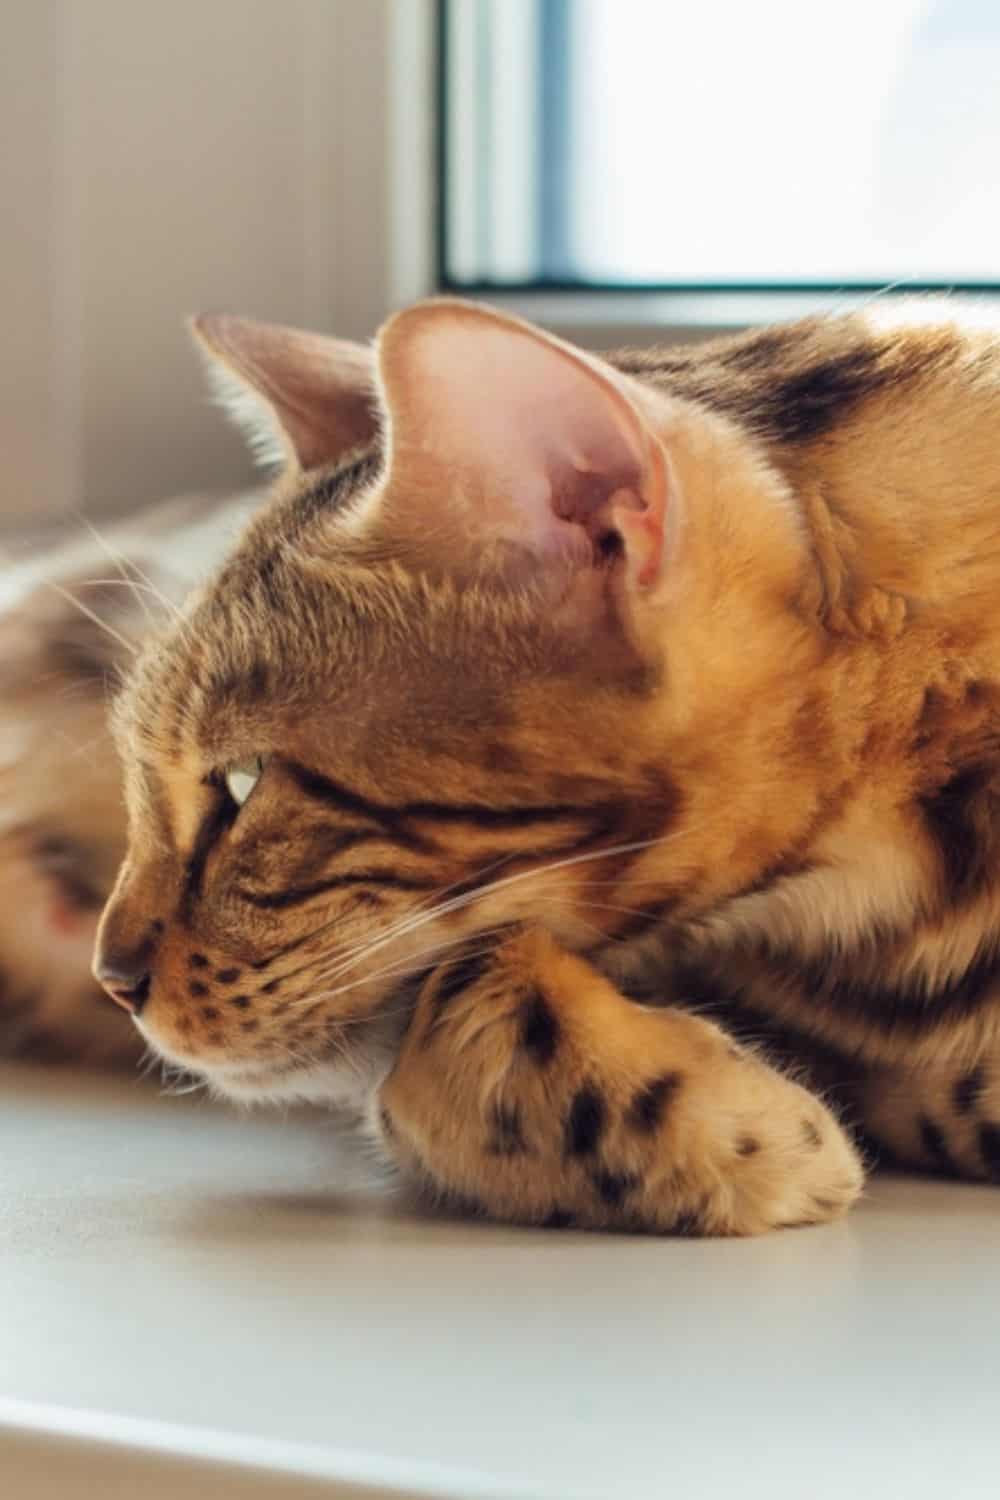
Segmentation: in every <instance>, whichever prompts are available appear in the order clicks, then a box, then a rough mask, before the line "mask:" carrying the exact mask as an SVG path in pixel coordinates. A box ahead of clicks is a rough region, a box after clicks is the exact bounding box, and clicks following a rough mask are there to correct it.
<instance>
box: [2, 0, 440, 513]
mask: <svg viewBox="0 0 1000 1500" xmlns="http://www.w3.org/2000/svg"><path fill="white" fill-rule="evenodd" d="M428 13H429V7H428V6H427V4H426V0H169V3H168V4H165V5H155V4H152V3H148V0H85V3H84V0H7V3H6V4H5V5H4V7H3V31H4V45H3V48H2V49H0V140H2V141H3V143H4V147H3V151H2V153H0V202H2V203H3V205H4V227H3V233H2V235H0V297H2V314H3V339H4V352H3V358H2V359H0V453H2V465H0V524H2V523H6V524H8V525H9V524H10V522H11V520H12V519H13V518H23V517H25V516H26V515H30V516H35V517H38V516H42V515H49V516H51V515H59V514H72V513H73V512H74V511H76V510H80V509H82V508H86V509H88V510H90V511H91V512H94V513H97V512H99V511H117V510H122V509H130V508H132V507H134V506H137V505H140V504H142V503H143V502H145V501H148V500H151V499H154V498H156V497H158V496H161V495H164V494H169V493H173V492H176V491H179V490H183V489H188V488H194V487H198V488H201V487H206V486H208V487H211V486H216V487H220V486H229V485H233V484H238V483H240V482H242V481H243V480H245V479H246V478H247V477H248V476H249V474H250V469H249V467H248V465H247V463H246V459H245V456H244V453H243V448H242V444H241V442H240V440H239V438H238V437H236V436H235V435H234V434H232V433H231V432H230V431H229V429H228V428H227V427H226V425H225V423H224V422H223V420H222V418H221V417H220V415H219V414H218V413H217V412H215V411H213V410H212V409H211V408H210V407H209V406H208V404H207V401H206V398H205V391H204V385H203V382H202V380H201V375H200V370H199V368H198V364H197V361H196V359H195V357H194V355H193V353H192V351H191V349H190V347H189V344H188V340H187V337H186V334H185V331H184V327H183V319H184V317H185V315H187V314H188V313H190V312H193V311H196V310H197V309H199V308H226V309H229V310H231V311H236V312H244V313H249V314H251V315H255V316H258V317H263V318H270V319H274V320H278V321H286V322H291V323H300V324H304V325H307V326H311V327H316V328H328V329H331V330H334V329H335V330H336V331H337V332H338V333H341V334H343V335H347V336H351V337H365V336H367V335H368V334H370V333H371V332H372V331H373V329H374V327H375V326H376V324H377V323H378V322H379V320H380V319H381V318H382V317H383V316H384V314H385V312H386V311H387V310H388V308H389V306H390V305H392V304H393V303H394V302H395V301H398V300H399V299H400V298H402V297H405V296H409V295H415V294H419V292H421V291H423V290H424V289H425V286H426V247H427V225H426V222H425V219H426V210H427V204H428V202H429V198H428V194H427V192H426V183H427V178H426V173H427V172H428V170H429V151H428V146H429V142H428V139H427V134H428V125H429V110H428V101H429V98H430V93H429V80H430V63H431V53H430V45H429V26H428Z"/></svg>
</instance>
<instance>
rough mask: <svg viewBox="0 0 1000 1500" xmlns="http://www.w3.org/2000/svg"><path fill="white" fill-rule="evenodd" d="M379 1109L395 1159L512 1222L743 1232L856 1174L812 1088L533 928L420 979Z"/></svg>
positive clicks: (800, 1211)
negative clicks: (616, 983) (621, 986)
mask: <svg viewBox="0 0 1000 1500" xmlns="http://www.w3.org/2000/svg"><path fill="white" fill-rule="evenodd" d="M377 1115H378V1122H377V1123H378V1128H379V1130H380V1132H381V1136H382V1140H383V1142H384V1144H385V1146H386V1148H387V1150H389V1151H390V1152H391V1153H392V1155H393V1156H394V1157H395V1159H396V1160H397V1161H398V1162H399V1163H400V1165H401V1166H402V1167H403V1168H404V1170H407V1171H408V1172H410V1173H411V1174H413V1175H414V1176H416V1177H418V1178H419V1179H422V1180H423V1181H425V1182H428V1183H429V1184H430V1185H431V1186H432V1187H433V1188H434V1189H436V1190H438V1191H441V1192H442V1193H444V1194H445V1195H448V1196H452V1197H454V1198H456V1199H459V1200H466V1201H471V1202H473V1203H475V1204H476V1205H478V1206H479V1207H480V1208H481V1209H482V1211H484V1212H486V1213H488V1214H489V1215H491V1216H492V1217H495V1218H499V1219H506V1220H511V1221H515V1222H526V1223H540V1224H551V1225H558V1224H570V1223H572V1224H578V1225H580V1226H587V1227H592V1228H620V1229H636V1230H650V1231H656V1232H667V1233H669V1232H687V1233H697V1234H754V1233H758V1232H760V1231H762V1230H765V1229H773V1228H777V1227H779V1226H781V1225H793V1224H804V1223H817V1222H820V1221H823V1220H827V1219H832V1218H836V1217H837V1216H838V1215H839V1214H841V1213H842V1212H843V1211H844V1210H845V1209H846V1208H847V1207H848V1206H849V1205H850V1204H851V1203H852V1202H853V1201H854V1199H855V1198H856V1197H857V1196H858V1193H859V1192H860V1189H861V1185H862V1169H861V1165H860V1162H859V1159H858V1156H857V1153H856V1152H855V1150H854V1148H853V1146H852V1145H851V1143H850V1141H849V1140H848V1138H847V1136H846V1135H845V1134H844V1132H843V1131H842V1129H841V1127H840V1125H839V1124H838V1123H837V1121H836V1120H835V1118H834V1117H833V1115H832V1114H831V1113H830V1112H829V1110H828V1109H826V1107H825V1106H824V1105H823V1104H822V1103H821V1102H820V1100H819V1099H817V1098H816V1097H815V1096H814V1095H812V1094H810V1093H809V1092H808V1091H807V1090H806V1089H804V1088H802V1087H800V1086H799V1085H798V1084H796V1083H794V1082H792V1081H791V1080H790V1079H789V1078H787V1077H785V1076H784V1075H783V1074H781V1073H779V1072H778V1071H776V1070H775V1069H774V1068H772V1067H771V1066H770V1065H769V1064H768V1063H767V1062H765V1061H764V1060H763V1059H762V1058H761V1057H760V1056H758V1055H757V1054H755V1053H754V1052H753V1051H749V1050H744V1049H741V1048H738V1047H736V1046H735V1045H734V1043H733V1042H732V1041H731V1040H730V1039H729V1038H728V1037H727V1036H726V1034H725V1033H724V1032H723V1031H721V1030H720V1029H719V1028H718V1027H717V1026H714V1025H712V1024H711V1023H710V1022H707V1021H704V1020H702V1019H700V1018H699V1017H696V1016H692V1015H689V1014H686V1013H685V1012H682V1011H679V1010H674V1009H662V1010H661V1009H650V1008H647V1007H643V1006H640V1005H637V1004H635V1003H634V1002H632V1001H629V1000H626V999H625V998H624V997H623V996H622V995H621V994H619V993H618V991H617V990H615V988H614V987H613V985H611V984H610V983H609V982H608V980H607V979H605V978H604V977H603V976H602V975H601V974H599V973H598V972H597V971H596V970H595V969H593V968H592V967H591V966H590V965H589V964H588V963H586V962H585V961H584V960H582V959H580V958H578V957H576V956H575V955H572V954H569V953H567V952H565V951H563V950H562V949H560V948H559V947H558V945H557V944H556V943H555V942H554V941H553V940H552V938H551V937H549V936H548V935H547V934H545V933H543V932H540V931H522V932H519V933H517V934H515V935H514V936H513V937H511V938H509V939H508V940H507V941H505V942H504V943H502V944H501V945H500V946H498V947H496V948H494V949H493V950H492V951H490V952H487V953H480V954H477V955H475V956H473V957H468V956H466V957H464V958H462V959H460V960H456V961H454V962H452V963H450V964H444V965H442V966H441V967H440V968H439V969H437V970H435V971H434V972H433V973H432V974H431V975H430V976H429V977H428V978H427V979H426V981H425V982H424V984H423V987H422V989H421V992H420V996H419V1000H418V1003H417V1007H416V1012H415V1015H414V1019H413V1023H412V1025H411V1027H410V1029H409V1031H408V1033H407V1035H406V1038H405V1040H404V1044H403V1046H402V1049H401V1052H400V1055H399V1058H398V1061H397V1063H396V1066H395V1067H394V1069H393V1071H392V1072H391V1073H390V1075H389V1076H388V1078H387V1079H386V1082H385V1083H384V1085H383V1086H382V1089H381V1092H380V1095H379V1098H378V1101H377Z"/></svg>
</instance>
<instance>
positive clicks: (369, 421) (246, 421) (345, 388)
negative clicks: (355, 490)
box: [191, 313, 378, 470]
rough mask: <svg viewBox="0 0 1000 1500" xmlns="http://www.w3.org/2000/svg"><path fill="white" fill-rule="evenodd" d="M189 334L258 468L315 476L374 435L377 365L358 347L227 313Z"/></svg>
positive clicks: (200, 320) (201, 320)
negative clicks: (314, 471) (309, 472)
mask: <svg viewBox="0 0 1000 1500" xmlns="http://www.w3.org/2000/svg"><path fill="white" fill-rule="evenodd" d="M191 331H192V333H193V334H194V336H195V339H196V341H197V342H198V344H199V345H200V346H201V348H202V350H203V352H204V353H205V355H206V356H207V362H208V369H209V378H210V379H211V381H212V384H213V386H214V387H215V390H216V392H217V394H218V396H219V399H220V402H221V404H222V405H223V406H224V407H225V408H226V409H227V411H228V412H229V413H230V415H231V416H232V417H233V418H234V419H235V421H236V422H237V424H238V425H239V426H240V427H242V428H243V430H244V432H245V433H246V434H247V436H248V438H249V441H250V446H251V448H252V449H253V451H254V453H255V455H256V457H257V458H258V459H259V460H260V462H262V463H265V464H269V465H270V464H274V465H278V466H280V467H282V468H285V467H288V466H289V465H293V466H295V467H296V468H299V469H302V470H309V469H318V468H321V467H322V466H323V465H324V464H328V463H332V462H334V461H335V460H336V459H338V458H339V457H340V456H341V454H342V453H345V452H347V451H348V450H349V449H350V448H354V447H357V445H358V444H359V443H365V442H368V441H370V439H371V438H373V437H374V436H375V433H376V431H377V428H378V407H377V402H376V399H375V361H374V355H373V354H372V351H371V350H370V349H368V348H366V347H365V346H364V345H363V344H352V343H350V342H348V340H346V339H333V338H325V337H323V336H322V335H320V334H317V333H304V332H303V331H302V330H300V329H298V328H281V327H278V326H277V325H275V324H273V323H256V322H253V321H252V320H251V319H250V318H234V317H230V316H228V315H227V314H225V313H202V314H201V315H200V316H199V317H196V318H193V319H192V320H191Z"/></svg>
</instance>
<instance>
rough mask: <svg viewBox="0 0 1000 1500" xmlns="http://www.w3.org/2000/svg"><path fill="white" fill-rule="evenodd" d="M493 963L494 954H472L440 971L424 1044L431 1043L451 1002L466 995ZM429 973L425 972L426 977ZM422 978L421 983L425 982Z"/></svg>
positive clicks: (456, 960)
mask: <svg viewBox="0 0 1000 1500" xmlns="http://www.w3.org/2000/svg"><path fill="white" fill-rule="evenodd" d="M492 962H493V953H492V952H488V953H470V954H468V955H467V956H466V957H464V958H462V957H459V958H457V959H455V960H453V962H452V963H450V964H449V965H448V967H447V968H446V969H445V970H444V972H443V973H442V972H441V971H440V970H438V973H439V975H440V978H439V979H438V983H437V988H436V990H435V991H434V994H433V996H432V997H431V1002H430V1008H429V1013H428V1017H427V1025H426V1027H425V1028H424V1034H423V1038H422V1041H423V1044H424V1045H425V1046H426V1045H427V1043H428V1042H430V1041H431V1039H432V1037H433V1033H434V1031H435V1029H436V1027H437V1025H438V1023H439V1021H440V1020H441V1017H442V1016H443V1015H444V1013H445V1011H446V1010H447V1009H448V1006H449V1005H450V1004H451V1002H452V1001H453V1000H454V999H456V997H457V996H458V995H461V994H463V993H464V991H465V990H467V989H468V988H469V987H470V985H473V984H475V983H476V982H477V980H480V979H482V977H483V975H484V974H485V973H486V972H487V970H488V969H489V967H490V964H491V963H492ZM426 973H427V971H425V975H426ZM423 977H424V976H421V983H422V982H423Z"/></svg>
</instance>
